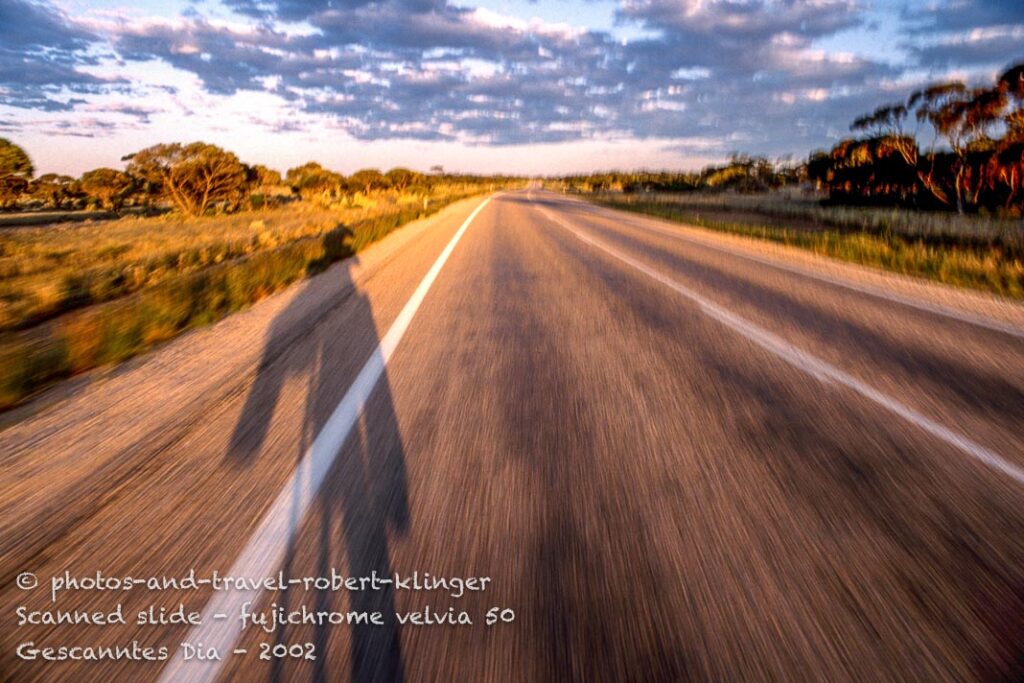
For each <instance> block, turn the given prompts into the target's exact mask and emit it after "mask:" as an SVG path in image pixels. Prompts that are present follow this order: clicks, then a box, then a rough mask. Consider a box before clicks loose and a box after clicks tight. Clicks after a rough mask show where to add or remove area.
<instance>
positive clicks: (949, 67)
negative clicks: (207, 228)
mask: <svg viewBox="0 0 1024 683" xmlns="http://www.w3.org/2000/svg"><path fill="white" fill-rule="evenodd" d="M1022 60H1024V2H1022V0H537V1H536V2H531V1H530V0H505V1H502V0H457V1H453V0H378V1H370V0H168V1H158V0H0V137H6V138H8V139H10V140H12V141H14V142H15V143H17V144H19V145H21V146H22V147H24V148H25V149H26V150H27V151H28V152H29V155H30V156H31V157H32V159H33V161H34V162H35V165H36V169H37V173H47V172H57V173H67V174H70V175H78V174H80V173H81V172H83V171H85V170H88V169H91V168H96V167H100V166H110V167H114V168H120V167H122V166H123V162H122V161H121V158H122V157H123V156H124V155H126V154H130V153H132V152H135V151H138V150H139V149H142V148H145V147H147V146H150V145H152V144H155V143H158V142H191V141H194V140H202V141H205V142H211V143H214V144H218V145H221V146H223V147H225V148H227V149H230V150H232V151H234V152H235V153H236V154H238V156H239V157H240V158H241V159H242V160H243V161H245V162H248V163H262V164H265V165H267V166H270V167H272V168H276V169H279V170H282V171H283V170H285V169H287V168H289V167H292V166H297V165H299V164H302V163H305V162H307V161H310V160H315V161H319V162H320V163H322V164H323V165H325V166H327V167H329V168H333V169H335V170H338V171H341V172H343V173H351V172H353V171H355V170H357V169H359V168H366V167H374V168H381V169H387V168H391V167H394V166H408V167H411V168H416V169H420V170H426V169H428V168H430V167H432V166H435V165H441V166H444V168H445V169H446V170H450V171H465V172H481V173H494V172H506V173H517V174H530V175H536V174H558V173H570V172H581V171H592V170H601V169H612V168H618V169H638V168H646V169H679V170H692V169H696V168H700V167H702V166H704V165H706V164H709V163H717V162H719V161H721V160H723V159H725V158H726V157H727V156H728V155H729V154H730V153H732V152H744V153H750V154H763V155H766V156H769V157H771V158H779V157H783V156H786V155H792V156H793V157H794V158H801V157H804V156H806V155H807V154H808V153H809V152H810V151H812V150H814V149H820V148H828V147H829V146H831V145H832V144H834V143H835V142H836V141H837V140H838V139H839V138H841V137H842V136H844V135H847V134H848V126H849V123H850V121H852V120H853V118H855V117H856V116H858V115H860V114H863V113H865V112H869V111H872V110H873V109H875V108H876V107H877V106H879V105H882V104H888V103H890V102H893V101H898V100H901V99H904V98H905V97H906V95H907V94H909V92H911V91H912V90H913V89H915V88H917V87H920V86H922V85H925V84H927V83H930V82H935V81H939V80H946V79H950V78H957V79H963V80H965V81H967V82H969V83H978V84H980V83H984V82H986V81H988V82H991V80H992V79H994V78H995V76H996V75H997V74H998V73H1000V72H1001V71H1002V70H1003V69H1005V68H1006V67H1008V66H1010V65H1011V64H1014V63H1016V62H1020V61H1022Z"/></svg>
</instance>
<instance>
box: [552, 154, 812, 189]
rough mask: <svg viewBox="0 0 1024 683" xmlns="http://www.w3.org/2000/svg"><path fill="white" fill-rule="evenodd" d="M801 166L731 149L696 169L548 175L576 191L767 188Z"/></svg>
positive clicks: (788, 179)
mask: <svg viewBox="0 0 1024 683" xmlns="http://www.w3.org/2000/svg"><path fill="white" fill-rule="evenodd" d="M802 171H803V167H802V165H801V164H798V163H794V162H793V161H792V160H791V159H790V158H788V157H783V158H781V159H777V160H771V159H769V158H768V157H765V156H753V155H749V154H742V153H739V152H735V153H733V154H731V155H730V156H729V160H728V161H727V162H726V163H724V164H717V165H713V166H708V167H706V168H704V169H703V170H701V171H697V172H692V173H690V172H680V171H602V172H599V173H586V174H579V175H569V176H561V177H557V178H549V179H548V180H549V182H550V183H552V184H555V185H559V184H560V185H562V186H563V187H567V188H568V189H572V190H574V191H577V192H625V193H627V194H628V193H633V192H695V191H712V192H713V191H732V192H751V193H753V192H767V191H769V190H777V189H780V188H783V187H787V186H792V185H798V184H799V183H800V182H801V181H802V179H803V175H802Z"/></svg>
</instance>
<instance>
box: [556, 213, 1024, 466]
mask: <svg viewBox="0 0 1024 683" xmlns="http://www.w3.org/2000/svg"><path fill="white" fill-rule="evenodd" d="M538 208H539V209H540V211H541V212H542V213H543V214H544V215H545V216H546V217H547V218H548V220H550V221H552V222H553V223H556V224H558V225H559V226H561V227H562V228H564V229H565V230H568V231H569V232H570V233H572V234H573V235H575V236H576V238H577V239H579V240H580V241H582V242H585V243H587V244H589V245H591V246H593V247H596V248H598V249H600V250H601V251H603V252H605V253H606V254H608V255H609V256H612V257H614V258H616V259H618V260H619V261H622V262H623V263H625V264H627V265H629V266H632V267H633V268H636V269H637V270H639V271H640V272H642V273H643V274H644V275H647V276H649V277H651V278H652V279H654V280H657V281H658V282H660V283H661V284H663V285H665V286H666V287H669V288H671V289H673V290H675V291H676V292H678V293H679V294H681V295H683V296H684V297H686V298H687V299H689V300H690V301H692V302H694V303H695V304H697V305H698V306H700V308H701V310H702V311H703V312H704V313H705V314H707V315H708V316H710V317H711V318H714V319H715V320H717V321H719V322H721V323H722V324H724V325H726V326H728V327H730V328H732V329H733V330H735V331H737V332H739V333H740V334H742V335H743V336H744V337H746V338H747V339H749V340H750V341H752V342H754V343H755V344H757V345H758V346H760V347H761V348H763V349H765V350H767V351H770V352H771V353H774V354H775V355H776V356H778V357H779V358H781V359H782V360H784V361H786V362H787V363H789V364H790V365H793V366H794V367H796V368H799V369H800V370H803V371H804V372H806V373H808V374H809V375H812V376H813V377H815V378H817V379H818V380H820V381H822V382H836V383H838V384H842V385H843V386H845V387H847V388H849V389H852V390H853V391H855V392H857V393H858V394H860V395H861V396H863V397H865V398H867V399H869V400H871V401H873V402H875V403H877V404H878V405H880V406H882V407H883V408H885V409H886V410H889V411H890V412H892V413H895V414H896V415H898V416H900V417H902V418H903V419H904V420H906V421H907V422H910V423H911V424H914V425H916V426H917V427H919V428H920V429H922V430H924V431H925V432H928V433H929V434H931V435H932V436H934V437H936V438H938V439H941V440H942V441H945V442H946V443H947V444H949V445H951V446H954V447H956V448H958V449H959V450H960V451H962V452H964V453H966V454H967V455H969V456H971V457H973V458H976V459H978V460H979V461H981V462H983V463H984V464H986V465H988V466H989V467H991V468H993V469H995V470H997V471H999V472H1002V473H1003V474H1005V475H1007V476H1009V477H1010V478H1011V479H1013V480H1015V481H1016V482H1017V483H1019V484H1024V469H1022V468H1020V467H1017V466H1016V465H1014V464H1013V463H1011V462H1009V461H1008V460H1006V459H1005V458H1003V457H1002V456H1000V455H999V454H997V453H994V452H992V451H990V450H989V449H987V448H985V447H984V446H982V445H981V444H978V443H975V442H974V441H971V440H970V439H968V438H967V437H966V436H963V435H962V434H959V433H957V432H955V431H953V430H952V429H949V428H947V427H945V426H943V425H941V424H939V423H938V422H936V421H935V420H932V419H931V418H929V417H926V416H924V415H922V414H921V413H919V412H917V411H916V410H914V409H913V408H911V407H909V406H907V405H904V404H903V403H900V402H899V401H897V400H896V399H894V398H892V397H891V396H888V395H887V394H885V393H883V392H881V391H879V390H878V389H875V388H874V387H872V386H870V385H868V384H865V383H864V382H861V381H860V380H859V379H857V378H856V377H854V376H852V375H850V374H847V373H846V372H843V371H842V370H840V369H839V368H837V367H835V366H834V365H832V364H830V363H828V362H826V361H824V360H822V359H820V358H818V357H817V356H814V355H812V354H810V353H807V352H806V351H804V350H802V349H800V348H798V347H796V346H794V345H792V344H790V343H789V342H787V341H786V340H785V339H782V338H781V337H778V336H776V335H774V334H772V333H771V332H769V331H768V330H766V329H764V328H763V327H760V326H758V325H756V324H755V323H752V322H750V321H749V320H747V319H746V318H743V317H741V316H739V315H736V314H735V313H733V312H732V311H729V310H727V309H725V308H723V307H721V306H719V305H718V304H715V303H713V302H712V301H710V300H708V299H705V298H704V297H702V296H701V295H700V294H697V293H696V292H694V291H693V290H691V289H689V288H687V287H685V286H683V285H681V284H679V283H678V282H676V281H675V280H673V279H671V278H669V277H668V276H666V275H663V274H662V273H660V272H658V271H657V270H655V269H653V268H651V267H650V266H648V265H646V264H644V263H641V262H640V261H637V260H635V259H633V258H630V257H629V256H626V255H624V254H621V253H619V252H617V251H615V250H614V249H612V248H611V247H608V246H606V245H605V244H602V243H601V242H599V241H597V240H595V239H593V238H592V237H590V236H588V235H585V234H583V233H582V232H580V231H579V230H578V229H576V228H575V227H574V226H573V225H571V224H570V223H568V222H567V221H565V220H563V219H562V218H560V217H558V216H556V215H554V214H552V213H550V212H549V211H548V210H547V209H545V208H543V207H538Z"/></svg>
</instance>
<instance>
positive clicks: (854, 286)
mask: <svg viewBox="0 0 1024 683" xmlns="http://www.w3.org/2000/svg"><path fill="white" fill-rule="evenodd" d="M575 203H578V204H580V205H581V206H585V207H587V208H589V209H590V210H592V211H593V210H595V209H605V210H606V211H609V212H612V213H620V212H618V211H615V210H613V209H608V208H607V207H600V206H594V205H592V204H589V203H588V202H584V201H582V200H575ZM597 212H598V213H600V211H597ZM630 218H631V219H632V220H630V221H629V222H630V223H631V224H632V225H633V226H634V227H637V228H639V229H641V230H649V231H652V232H658V233H661V234H663V235H668V236H669V237H674V238H676V239H678V240H681V241H683V242H690V243H691V244H698V245H700V246H702V247H706V248H708V249H711V250H713V251H719V252H722V253H725V254H730V255H732V256H738V257H739V258H743V259H747V260H748V261H753V262H755V263H760V264H761V265H764V266H768V267H770V268H776V269H778V270H783V271H786V272H788V273H793V274H795V275H801V276H803V277H807V278H811V279H812V280H819V281H821V282H826V283H828V284H830V285H835V286H836V287H843V288H845V289H850V290H853V291H855V292H860V293H862V294H868V295H869V296H874V297H877V298H879V299H885V300H886V301H891V302H893V303H897V304H902V305H904V306H909V307H910V308H916V309H918V310H920V311H925V312H927V313H934V314H936V315H941V316H945V317H947V318H952V319H954V320H959V321H960V322H963V323H968V324H970V325H976V326H977V327H983V328H985V329H988V330H992V331H994V332H1002V333H1003V334H1008V335H1010V336H1013V337H1017V338H1018V339H1024V329H1021V328H1020V327H1018V326H1017V325H1014V324H1012V323H1006V322H1002V321H999V320H993V319H991V318H988V317H985V316H981V315H977V314H974V313H968V312H966V311H959V310H957V309H955V308H950V307H949V306H943V305H942V304H934V303H931V302H928V301H922V300H920V299H916V298H914V297H910V296H905V295H902V294H894V293H892V292H887V291H885V290H884V289H882V288H880V287H873V286H871V285H864V284H859V283H854V282H850V281H848V280H843V279H840V278H837V277H832V276H830V275H823V274H821V273H815V272H814V271H812V270H809V269H807V268H801V267H799V266H791V265H787V264H784V263H779V262H777V261H773V260H771V259H766V258H764V257H761V256H754V255H753V254H748V253H745V252H743V251H741V250H739V249H733V248H731V247H727V246H725V245H722V244H716V243H714V242H712V241H711V240H706V239H700V238H697V237H694V236H692V235H684V234H682V233H680V232H679V231H678V230H670V229H668V228H661V227H656V226H653V225H644V224H643V223H641V222H640V221H638V220H636V219H635V218H633V217H632V216H630ZM647 220H648V221H653V220H657V217H655V216H651V217H649V218H647ZM683 225H684V227H685V224H683Z"/></svg>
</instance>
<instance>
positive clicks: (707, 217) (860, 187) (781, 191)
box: [547, 64, 1024, 299]
mask: <svg viewBox="0 0 1024 683" xmlns="http://www.w3.org/2000/svg"><path fill="white" fill-rule="evenodd" d="M851 130H852V131H853V132H855V133H857V134H858V136H856V137H851V138H848V139H845V140H842V141H840V142H839V143H837V144H836V145H835V146H834V147H833V148H832V149H831V150H829V151H827V152H826V151H820V152H815V153H813V154H811V155H810V158H809V159H808V160H807V161H805V162H803V163H794V162H793V161H792V160H791V159H781V160H776V161H772V160H769V159H766V158H764V157H756V156H747V155H741V154H735V155H733V156H732V157H731V159H730V160H729V162H728V163H726V164H724V165H720V166H713V167H709V168H706V169H704V170H702V171H700V172H696V173H673V172H664V173H659V172H632V173H624V172H609V173H593V174H587V175H579V176H570V177H565V178H552V179H549V180H548V183H547V184H548V187H550V188H551V189H555V190H561V191H567V192H575V193H579V194H582V195H584V196H588V197H590V198H592V199H594V200H595V201H597V202H599V203H601V204H604V205H607V206H612V207H615V208H623V209H628V210H631V211H636V212H640V213H645V214H649V215H654V216H658V217H661V218H667V219H670V220H674V221H679V222H683V223H690V224H694V225H699V226H701V227H705V228H709V229H712V230H721V231H725V232H731V233H737V234H742V235H747V236H752V237H759V238H762V239H768V240H771V241H775V242H779V243H783V244H788V245H792V246H797V247H801V248H804V249H809V250H812V251H815V252H817V253H820V254H824V255H827V256H832V257H836V258H841V259H844V260H847V261H852V262H855V263H860V264H865V265H871V266H877V267H881V268H886V269H889V270H893V271H897V272H900V273H906V274H909V275H915V276H919V277H925V278H929V279H932V280H936V281H939V282H944V283H948V284H954V285H961V286H967V287H972V288H976V289H980V290H984V291H988V292H992V293H995V294H1000V295H1004V296H1008V297H1014V298H1018V299H1024V64H1021V65H1017V66H1015V67H1013V68H1011V69H1009V70H1007V71H1006V72H1005V73H1003V74H1002V75H1001V76H1000V77H999V78H998V79H997V81H996V82H995V83H994V84H992V85H991V86H986V87H978V88H968V87H967V86H966V85H964V84H963V83H959V82H952V83H939V84H935V85H932V86H929V87H927V88H924V89H922V90H919V91H917V92H914V93H912V94H910V96H909V97H908V98H907V100H906V101H905V102H897V103H894V104H888V105H885V106H882V107H879V108H878V109H877V110H875V111H874V112H872V113H870V114H867V115H865V116H862V117H859V118H858V119H856V120H855V121H854V122H853V124H852V125H851ZM921 138H925V139H929V140H930V144H929V145H928V146H927V147H926V148H924V149H921V147H920V146H919V142H918V141H919V140H920V139H921Z"/></svg>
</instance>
